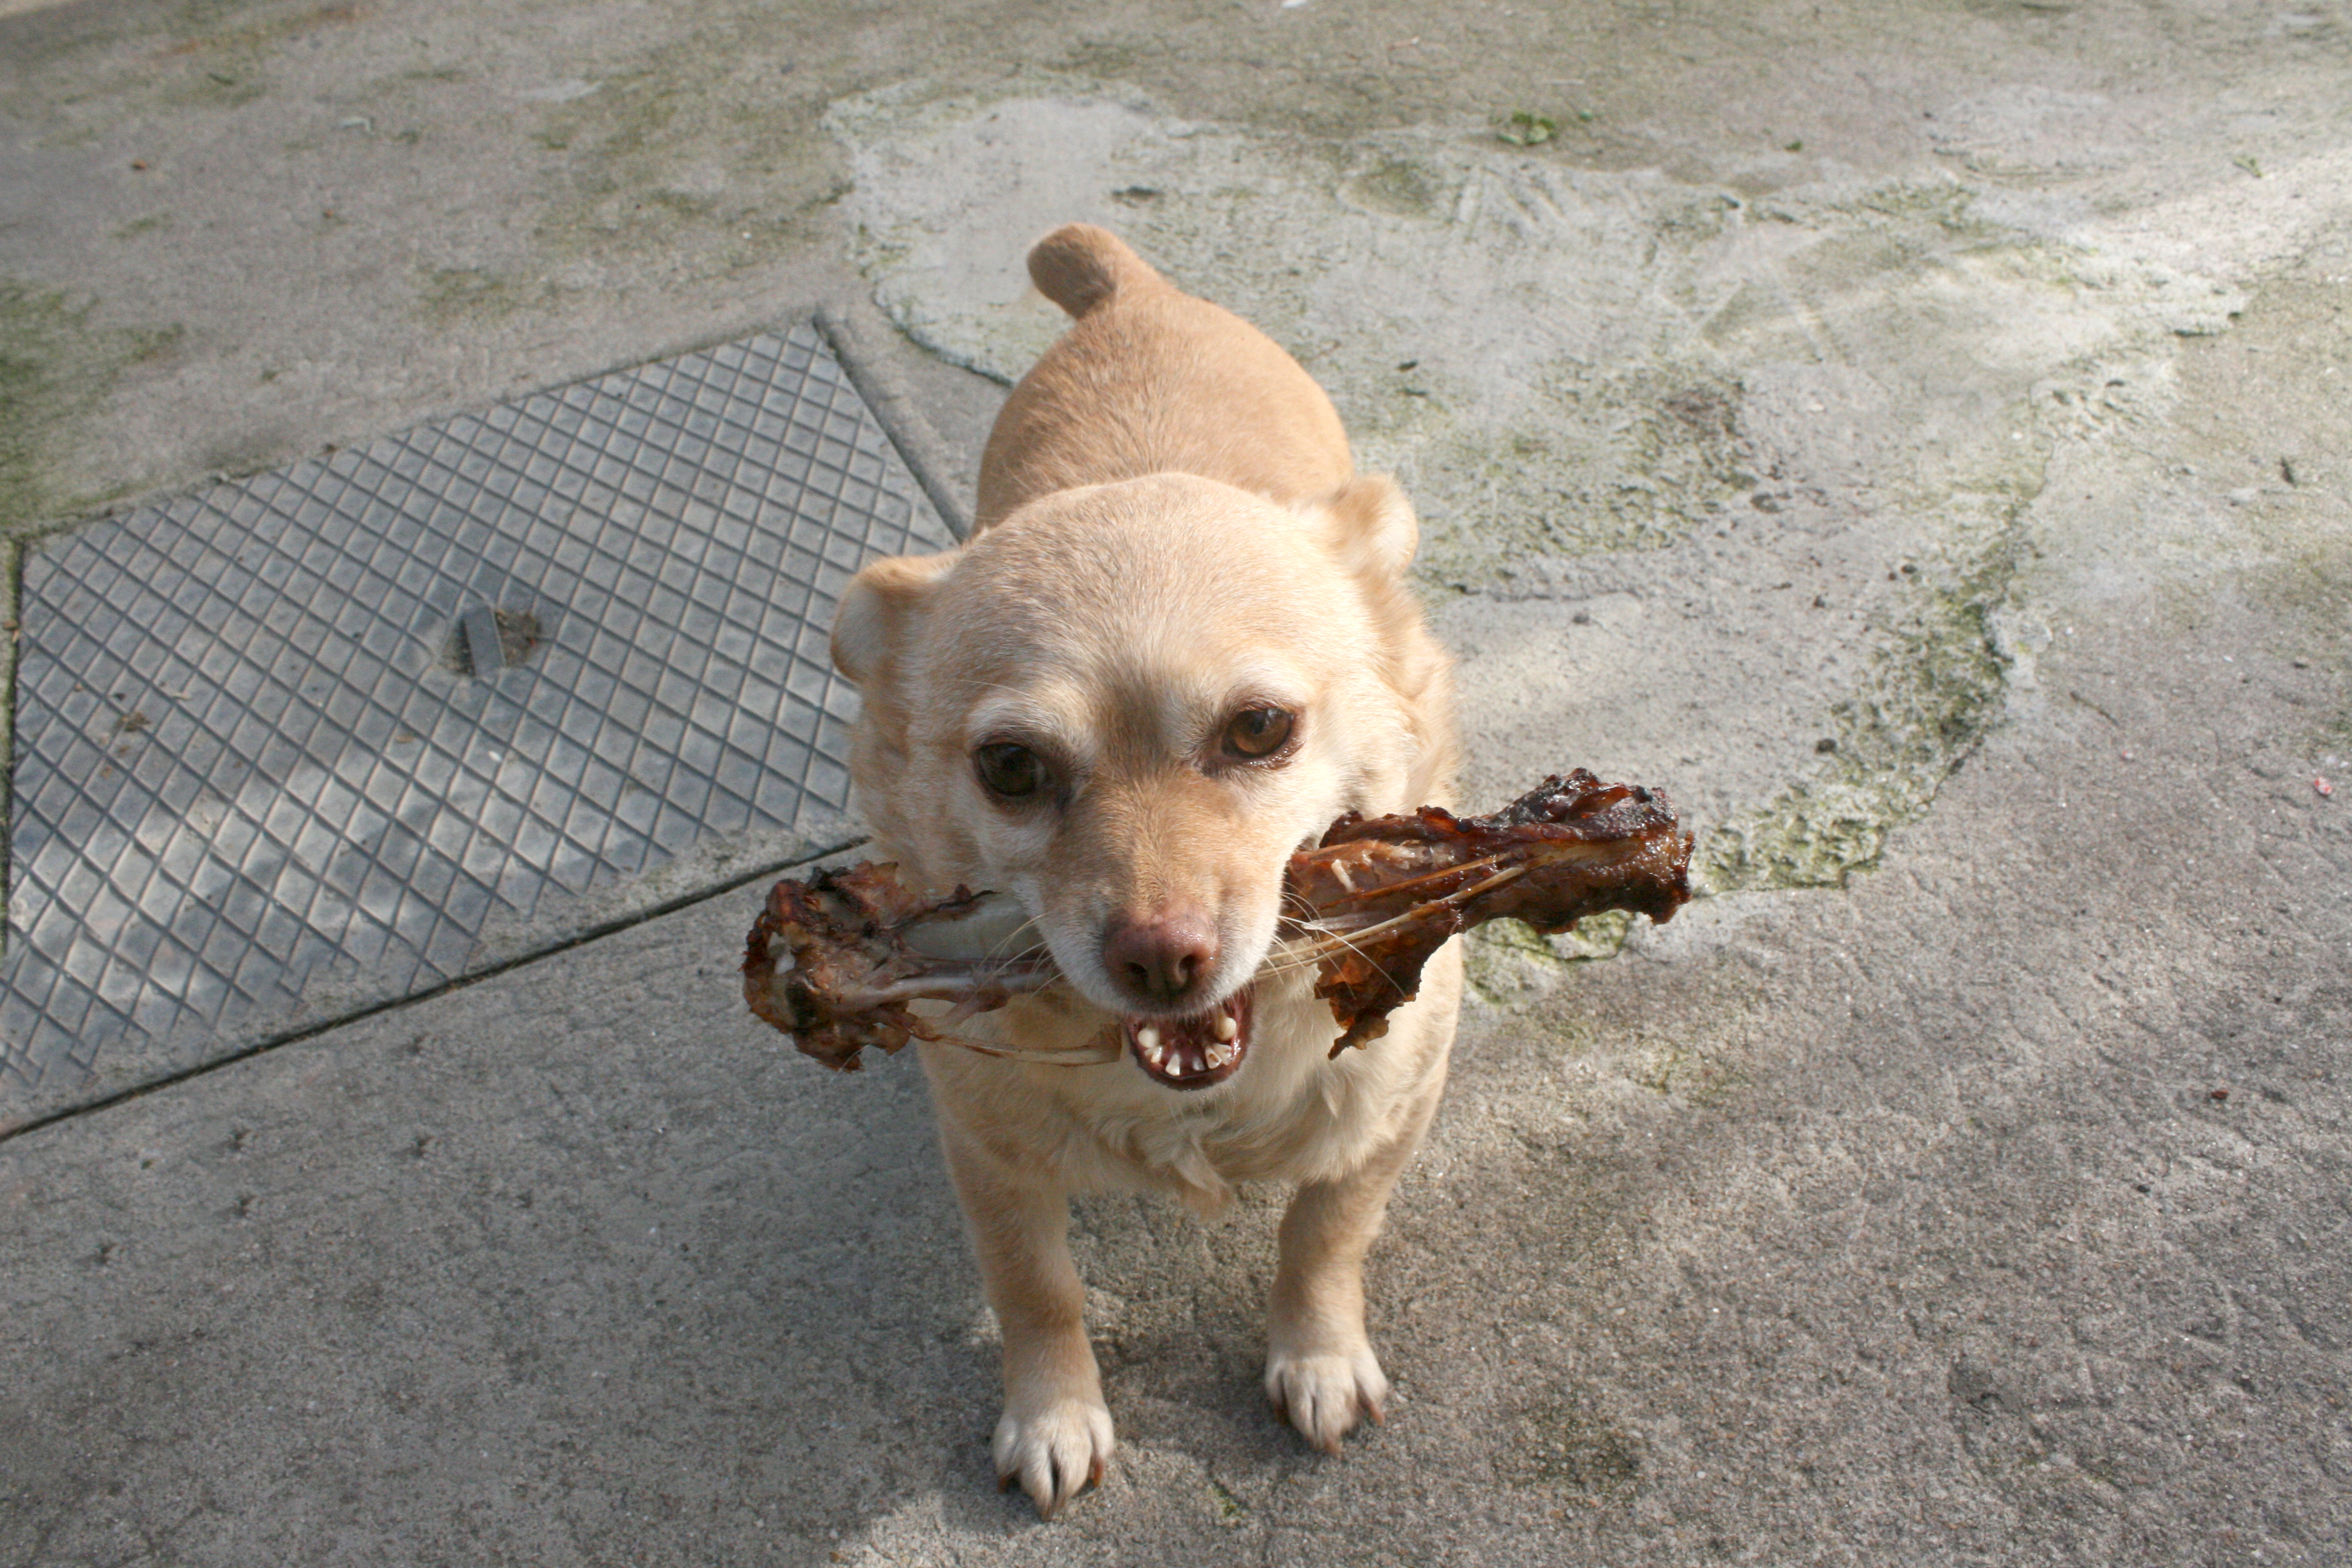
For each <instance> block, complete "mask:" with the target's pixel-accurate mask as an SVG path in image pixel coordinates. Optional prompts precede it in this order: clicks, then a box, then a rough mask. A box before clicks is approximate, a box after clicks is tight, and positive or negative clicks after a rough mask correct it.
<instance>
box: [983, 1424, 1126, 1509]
mask: <svg viewBox="0 0 2352 1568" xmlns="http://www.w3.org/2000/svg"><path fill="white" fill-rule="evenodd" d="M1113 1443H1114V1437H1113V1434H1112V1431H1111V1425H1110V1412H1109V1411H1108V1409H1106V1408H1104V1406H1103V1405H1102V1403H1101V1402H1100V1401H1099V1400H1091V1401H1090V1400H1085V1399H1064V1400H1060V1401H1057V1402H1056V1403H1055V1404H1053V1405H1048V1406H1046V1407H1045V1409H1043V1410H1039V1411H1034V1412H1032V1413H1030V1414H1028V1415H1019V1414H1016V1413H1015V1412H1013V1411H1012V1410H1007V1411H1005V1413H1004V1415H1003V1419H1002V1420H1000V1421H998V1422H997V1424H996V1440H995V1442H994V1443H993V1444H992V1445H991V1447H992V1449H993V1450H994V1453H995V1457H996V1484H997V1485H998V1487H1000V1488H1001V1489H1006V1490H1010V1489H1012V1487H1013V1483H1014V1482H1016V1481H1017V1482H1019V1483H1020V1486H1021V1489H1022V1490H1023V1491H1024V1492H1027V1493H1028V1494H1029V1500H1030V1501H1032V1502H1034V1503H1035V1504H1036V1505H1037V1515H1038V1517H1039V1518H1041V1519H1051V1518H1053V1517H1054V1516H1055V1514H1056V1513H1059V1512H1060V1511H1061V1510H1062V1505H1063V1504H1064V1503H1066V1502H1068V1501H1069V1500H1071V1499H1072V1498H1074V1497H1076V1496H1077V1495H1078V1493H1080V1492H1082V1491H1084V1490H1085V1489H1087V1488H1088V1487H1090V1486H1097V1485H1099V1484H1100V1483H1101V1481H1102V1479H1103V1475H1104V1472H1105V1471H1106V1470H1107V1469H1108V1468H1109V1465H1110V1452H1111V1448H1112V1446H1113Z"/></svg>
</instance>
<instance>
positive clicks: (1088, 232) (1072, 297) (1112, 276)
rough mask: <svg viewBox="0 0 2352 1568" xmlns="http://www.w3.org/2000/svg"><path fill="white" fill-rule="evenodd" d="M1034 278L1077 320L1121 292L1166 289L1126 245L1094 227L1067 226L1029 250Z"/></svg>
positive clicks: (1106, 230) (1149, 267)
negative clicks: (1162, 287)
mask: <svg viewBox="0 0 2352 1568" xmlns="http://www.w3.org/2000/svg"><path fill="white" fill-rule="evenodd" d="M1029 280H1030V281H1031V282H1033V283H1034V284H1036V285H1037V291H1038V292H1039V293H1041V294H1043V295H1045V298H1047V299H1048V300H1052V301H1054V303H1055V304H1056V305H1059V306H1060V307H1062V309H1063V310H1067V311H1068V312H1069V313H1070V314H1071V315H1072V316H1073V317H1076V316H1083V315H1085V314H1086V313H1087V311H1088V310H1093V309H1094V308H1095V307H1096V306H1097V305H1099V304H1101V303H1102V302H1103V301H1104V300H1108V299H1110V298H1111V297H1112V296H1113V295H1115V294H1118V293H1119V292H1121V291H1122V290H1124V291H1126V292H1128V293H1130V294H1131V293H1134V292H1136V291H1137V290H1139V289H1146V288H1158V287H1161V286H1162V279H1161V278H1160V274H1159V273H1157V272H1154V271H1153V270H1152V269H1151V263H1150V262H1148V261H1146V260H1144V259H1143V258H1141V257H1140V256H1138V255H1136V254H1135V252H1134V251H1132V250H1129V248H1128V247H1127V241H1125V240H1123V239H1121V238H1119V237H1118V236H1117V235H1115V234H1113V233H1111V231H1110V230H1108V229H1107V228H1097V227H1096V226H1094V225H1093V224H1090V223H1066V224H1064V225H1063V226H1061V227H1059V228H1057V229H1055V231H1054V232H1053V233H1051V234H1049V235H1047V236H1046V237H1045V238H1043V239H1041V240H1039V241H1038V242H1037V243H1036V244H1035V245H1034V246H1031V247H1029Z"/></svg>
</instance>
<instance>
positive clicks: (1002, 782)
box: [971, 741, 1045, 800]
mask: <svg viewBox="0 0 2352 1568" xmlns="http://www.w3.org/2000/svg"><path fill="white" fill-rule="evenodd" d="M971 771H972V772H973V773H976V774H978V775H979V777H980V782H981V783H982V784H985V785H986V786H987V787H988V790H989V793H990V794H992V795H1001V796H1003V798H1004V799H1006V800H1021V799H1024V798H1025V797H1027V796H1029V795H1035V794H1036V793H1037V791H1038V790H1039V789H1041V788H1042V787H1044V785H1045V763H1042V762H1040V761H1038V759H1037V753H1036V752H1033V751H1031V750H1030V749H1029V748H1028V747H1026V746H1016V745H1014V744H1013V743H1012V742H1009V741H1000V742H997V743H996V744H994V745H991V746H982V747H981V749H980V750H978V751H976V752H973V753H972V754H971Z"/></svg>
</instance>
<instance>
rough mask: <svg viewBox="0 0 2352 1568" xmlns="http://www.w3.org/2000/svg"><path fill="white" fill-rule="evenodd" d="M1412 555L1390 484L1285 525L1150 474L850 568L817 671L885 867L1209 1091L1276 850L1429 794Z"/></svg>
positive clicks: (1260, 950) (1291, 514)
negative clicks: (1007, 927)
mask: <svg viewBox="0 0 2352 1568" xmlns="http://www.w3.org/2000/svg"><path fill="white" fill-rule="evenodd" d="M1416 538H1417V534H1416V529H1415V525H1414V522H1413V518H1412V509H1411V508H1410V506H1408V505H1407V503H1406V502H1405V500H1404V498H1403V496H1402V493H1401V492H1399V491H1398V489H1396V487H1395V486H1394V485H1393V484H1392V483H1391V482H1390V481H1389V480H1387V479H1357V480H1355V481H1352V482H1351V483H1350V484H1349V485H1348V486H1347V487H1346V488H1345V489H1342V490H1340V491H1339V493H1338V494H1337V495H1334V496H1332V497H1330V498H1328V500H1322V501H1319V502H1316V503H1313V504H1307V505H1301V506H1297V507H1285V506H1281V505H1277V504H1276V503H1274V502H1272V501H1268V500H1265V499H1263V498H1261V497H1257V496H1254V495H1251V494H1248V493H1246V492H1244V491H1242V490H1238V489H1233V488H1232V487H1230V486H1226V485H1222V484H1218V483H1216V482H1214V481H1213V480H1208V479H1196V478H1192V477H1190V476H1184V475H1175V474H1161V475H1155V476H1153V477H1150V478H1149V479H1132V480H1127V481H1123V482H1120V483H1117V484H1108V485H1097V486H1091V487H1087V488H1085V489H1072V490H1066V491H1063V492H1060V493H1058V494H1055V495H1053V496H1049V497H1047V498H1045V499H1044V500H1039V501H1036V502H1034V503H1033V504H1031V505H1030V506H1028V507H1026V508H1024V509H1023V510H1020V511H1017V512H1015V513H1013V515H1012V516H1010V517H1008V518H1006V519H1005V520H1004V521H1002V522H1000V523H998V524H997V525H996V526H994V527H993V528H991V529H989V530H987V531H984V532H982V534H981V535H980V536H979V537H978V538H976V539H975V540H974V541H973V542H971V543H970V544H968V545H965V546H964V547H963V548H961V549H960V550H955V551H951V552H948V553H946V554H943V555H934V556H906V557H901V558H898V559H896V560H888V561H880V562H877V563H874V564H872V565H870V566H868V567H866V570H865V571H863V572H861V573H860V574H858V575H857V578H856V581H855V582H853V583H852V584H851V585H850V588H849V591H848V593H847V594H846V595H845V597H844V599H843V601H842V606H841V612H840V616H839V618H838V619H837V620H836V622H835V626H834V634H833V654H834V662H835V664H836V665H837V666H839V667H840V668H841V670H842V672H843V674H845V675H846V676H847V677H848V678H849V679H851V680H852V681H854V682H856V685H857V687H858V689H859V691H860V694H861V696H862V697H863V700H864V705H865V710H864V714H863V717H862V718H861V720H860V721H859V727H858V733H857V737H856V746H855V749H854V752H853V760H852V767H853V771H854V773H855V776H856V783H857V785H858V789H859V791H860V794H861V795H862V796H863V801H864V806H865V811H866V817H867V819H868V821H869V823H870V824H871V825H872V826H873V827H874V829H875V832H876V835H877V839H878V840H879V842H880V845H881V847H883V848H884V849H886V850H887V852H888V853H890V854H892V855H894V856H896V857H897V858H898V860H899V862H900V867H901V871H902V874H904V875H906V876H908V879H910V880H912V881H914V882H915V883H917V884H918V885H919V886H922V887H925V888H927V889H930V890H932V891H935V892H939V891H945V890H947V889H950V888H952V887H953V886H955V885H956V884H958V883H962V884H965V885H967V886H970V887H972V888H976V889H978V888H992V889H998V890H1000V891H1005V892H1010V893H1013V894H1014V895H1016V896H1017V897H1018V898H1020V899H1021V900H1022V901H1023V902H1024V904H1026V905H1027V906H1028V908H1029V910H1030V911H1031V912H1032V914H1033V915H1034V917H1035V919H1036V921H1037V924H1038V926H1039V928H1040V929H1041V930H1042V931H1044V933H1045V939H1046V941H1047V942H1048V944H1049V945H1050V947H1051V948H1052V951H1053V955H1054V959H1055V963H1056V964H1057V965H1058V966H1059V967H1060V969H1061V971H1062V973H1064V974H1065V975H1066V976H1068V978H1069V979H1070V981H1071V982H1072V984H1075V985H1076V988H1077V989H1078V990H1079V991H1080V992H1081V993H1083V994H1084V995H1085V996H1086V997H1087V999H1088V1000H1090V1001H1092V1002H1093V1003H1095V1004H1096V1005H1098V1006H1100V1007H1102V1008H1104V1009H1106V1010H1108V1012H1110V1013H1112V1014H1114V1015H1116V1016H1118V1017H1119V1018H1120V1019H1121V1020H1122V1021H1123V1023H1124V1027H1125V1031H1126V1035H1127V1040H1128V1045H1129V1051H1130V1053H1131V1054H1132V1055H1133V1056H1134V1058H1135V1059H1136V1061H1137V1062H1138V1064H1139V1065H1140V1066H1141V1067H1142V1068H1144V1070H1145V1071H1147V1072H1148V1073H1150V1075H1151V1076H1153V1077H1154V1078H1156V1079H1160V1081H1162V1082H1165V1083H1170V1084H1172V1085H1175V1086H1178V1087H1186V1088H1192V1087H1205V1086H1206V1085H1209V1084H1212V1083H1215V1082H1219V1081H1222V1080H1223V1079H1225V1078H1228V1077H1230V1076H1231V1075H1232V1074H1233V1072H1234V1070H1235V1069H1236V1068H1238V1067H1239V1066H1240V1063H1241V1060H1242V1058H1243V1057H1244V1055H1245V1054H1246V1052H1247V1049H1248V1043H1249V1001H1250V983H1251V981H1252V978H1253V977H1254V976H1255V974H1256V973H1257V972H1258V969H1259V966H1260V964H1261V963H1264V961H1265V956H1266V953H1267V951H1268V949H1269V947H1270V946H1271V945H1272V943H1273V942H1274V940H1275V937H1276V928H1277V924H1278V921H1279V919H1280V916H1281V913H1282V911H1281V907H1280V905H1281V893H1282V877H1283V868H1284V865H1285V863H1286V860H1287V858H1288V857H1289V855H1290V853H1291V851H1292V850H1294V849H1296V848H1297V847H1298V846H1299V845H1300V844H1301V843H1303V842H1312V841H1313V840H1314V839H1315V838H1316V837H1318V836H1319V835H1320V833H1321V832H1322V830H1323V829H1324V828H1325V827H1326V826H1328V825H1329V824H1330V822H1331V820H1332V818H1334V817H1335V816H1339V814H1340V813H1341V812H1343V811H1348V810H1351V809H1352V810H1358V811H1362V812H1365V813H1366V814H1368V815H1372V814H1378V813H1381V812H1386V811H1394V810H1400V809H1403V808H1405V807H1408V806H1410V805H1419V804H1422V803H1423V802H1425V801H1434V800H1438V799H1440V798H1442V797H1443V796H1444V794H1445V792H1446V791H1447V789H1448V788H1449V787H1450V784H1451V773H1452V767H1453V761H1454V753H1453V736H1452V730H1451V727H1450V726H1451V721H1450V715H1449V713H1448V711H1447V695H1448V694H1447V668H1446V662H1445V658H1444V655H1443V653H1441V652H1440V651H1439V650H1438V648H1437V647H1436V645H1435V644H1434V642H1433V641H1432V640H1431V638H1430V637H1429V636H1428V634H1427V632H1426V631H1425V630H1424V629H1423V626H1422V622H1421V615H1420V609H1419V606H1418V605H1416V604H1415V603H1414V601H1413V599H1412V593H1411V591H1410V589H1408V588H1407V587H1406V585H1405V584H1404V571H1405V568H1406V566H1407V564H1408V563H1410V561H1411V560H1412V550H1413V546H1414V543H1415V542H1416Z"/></svg>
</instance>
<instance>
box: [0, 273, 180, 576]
mask: <svg viewBox="0 0 2352 1568" xmlns="http://www.w3.org/2000/svg"><path fill="white" fill-rule="evenodd" d="M96 310H97V301H96V300H90V299H88V298H77V297H75V296H73V295H70V294H68V293H66V292H65V291H63V290H61V289H36V288H30V287H27V286H26V285H24V284H20V283H0V530H6V531H12V532H13V531H23V530H25V529H26V528H30V527H35V526H38V525H40V524H43V523H48V522H57V521H64V520H65V519H67V518H69V517H71V516H72V515H73V514H74V513H76V512H78V511H82V510H89V508H91V507H94V506H97V505H100V504H102V503H103V502H105V501H106V500H110V499H111V497H112V494H114V493H119V490H120V487H118V488H117V490H116V491H113V492H98V491H93V490H90V489H87V488H85V487H84V486H82V485H80V484H78V483H77V482H76V481H75V480H73V479H70V478H68V477H66V474H65V471H64V470H63V469H62V468H61V455H62V454H63V453H64V452H65V451H66V450H67V448H68V446H69V444H70V443H71V442H72V440H73V438H74V430H75V427H76V426H78V425H79V424H80V423H81V422H82V421H84V420H86V419H89V417H90V416H92V415H93V414H95V413H96V412H97V410H98V407H99V405H100V404H101V403H103V402H104V401H105V399H106V396H107V394H108V393H110V392H111V391H112V390H113V389H114V385H115V383H116V382H117V381H119V380H120V379H121V376H122V374H123V372H124V371H126V370H128V369H129V368H130V367H131V366H132V365H134V364H138V363H142V362H146V361H152V360H156V359H160V358H162V357H163V355H165V354H167V353H170V352H171V351H172V349H173V347H174V346H176V345H177V344H178V343H179V342H180V340H181V339H182V337H183V336H184V332H183V331H182V330H181V329H180V328H179V327H177V326H168V327H102V326H97V325H94V324H92V321H91V318H92V316H93V315H94V313H95V312H96Z"/></svg>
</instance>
